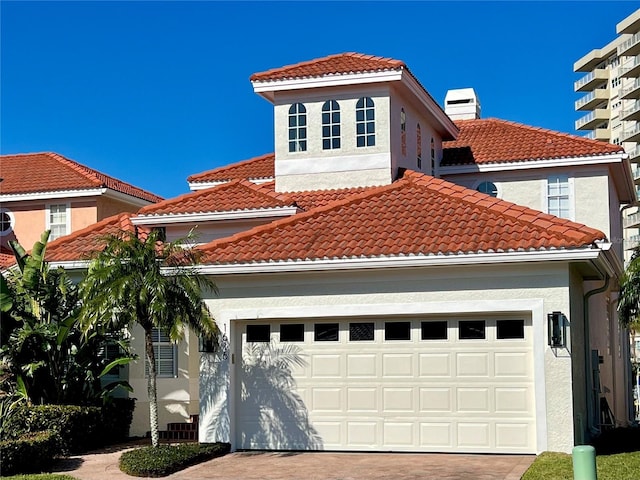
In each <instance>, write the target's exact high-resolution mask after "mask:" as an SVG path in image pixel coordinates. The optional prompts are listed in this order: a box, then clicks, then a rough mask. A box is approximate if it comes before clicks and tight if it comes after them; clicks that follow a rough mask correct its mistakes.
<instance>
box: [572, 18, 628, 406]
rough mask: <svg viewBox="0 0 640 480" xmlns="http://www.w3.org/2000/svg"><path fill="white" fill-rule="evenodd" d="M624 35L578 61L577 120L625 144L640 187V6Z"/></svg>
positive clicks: (592, 133)
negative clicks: (580, 93)
mask: <svg viewBox="0 0 640 480" xmlns="http://www.w3.org/2000/svg"><path fill="white" fill-rule="evenodd" d="M616 33H617V34H618V36H617V37H616V38H615V39H614V40H613V41H611V42H610V43H609V44H607V45H606V46H604V47H602V48H597V49H594V50H591V51H590V52H589V53H588V54H586V55H585V56H584V57H582V58H581V59H580V60H578V61H577V62H575V63H574V65H573V70H574V71H575V72H586V74H585V75H583V76H582V77H581V78H579V79H578V80H577V81H576V82H575V84H574V89H575V91H576V92H583V93H584V95H583V96H582V97H580V98H579V99H578V100H576V104H575V105H576V110H577V111H579V112H583V113H584V115H583V116H582V117H580V118H579V119H578V120H576V127H575V128H576V130H582V131H589V133H588V134H587V136H588V137H589V138H593V139H596V140H602V141H605V142H610V143H615V144H617V145H622V146H623V148H624V150H625V152H626V153H627V154H628V155H629V160H630V161H631V170H632V174H633V178H634V181H635V184H636V191H639V189H640V10H636V11H635V12H634V13H632V14H631V15H629V16H628V17H627V18H625V19H624V20H622V21H621V22H620V23H618V24H617V25H616ZM639 196H640V192H639ZM623 225H624V227H625V228H624V232H625V233H624V237H625V238H624V249H625V260H627V261H628V260H629V258H630V257H631V253H632V251H633V249H634V248H636V247H639V246H640V209H639V208H638V207H637V206H633V205H630V206H628V207H627V208H625V209H624V210H623ZM631 346H632V349H631V351H632V357H633V360H632V361H634V362H635V363H636V364H639V363H640V334H639V332H635V334H634V335H632V337H631ZM634 383H635V388H634V400H635V401H634V403H635V411H636V412H635V413H636V418H640V373H636V375H635V378H634Z"/></svg>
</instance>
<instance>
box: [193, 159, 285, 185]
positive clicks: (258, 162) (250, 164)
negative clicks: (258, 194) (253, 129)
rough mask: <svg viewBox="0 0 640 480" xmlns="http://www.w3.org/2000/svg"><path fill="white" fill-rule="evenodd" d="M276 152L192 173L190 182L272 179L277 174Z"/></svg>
mask: <svg viewBox="0 0 640 480" xmlns="http://www.w3.org/2000/svg"><path fill="white" fill-rule="evenodd" d="M274 162H275V154H273V153H268V154H266V155H260V156H259V157H254V158H250V159H249V160H244V161H242V162H238V163H232V164H231V165H226V166H224V167H220V168H214V169H213V170H208V171H206V172H202V173H198V174H195V175H191V176H190V177H189V178H187V181H188V182H190V183H200V182H202V183H205V182H228V181H230V180H240V179H246V180H263V179H272V178H273V177H274V175H275V167H274Z"/></svg>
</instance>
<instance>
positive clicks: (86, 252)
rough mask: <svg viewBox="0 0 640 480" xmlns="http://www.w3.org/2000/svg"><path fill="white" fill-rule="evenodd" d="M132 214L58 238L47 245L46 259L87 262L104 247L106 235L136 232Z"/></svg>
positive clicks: (121, 215)
mask: <svg viewBox="0 0 640 480" xmlns="http://www.w3.org/2000/svg"><path fill="white" fill-rule="evenodd" d="M131 215H132V214H131V213H121V214H118V215H114V216H112V217H107V218H105V219H104V220H101V221H100V222H97V223H94V224H93V225H90V226H88V227H86V228H83V229H81V230H78V231H75V232H73V233H71V234H69V235H65V236H64V237H60V238H56V239H55V240H53V241H52V242H49V243H48V244H47V250H46V253H45V258H46V260H48V261H49V262H68V261H79V260H87V259H89V257H90V255H91V254H92V253H93V252H95V251H97V250H98V249H100V248H101V247H102V245H104V241H103V239H104V237H105V236H106V235H111V234H118V233H120V232H134V231H135V227H134V225H133V224H132V223H131Z"/></svg>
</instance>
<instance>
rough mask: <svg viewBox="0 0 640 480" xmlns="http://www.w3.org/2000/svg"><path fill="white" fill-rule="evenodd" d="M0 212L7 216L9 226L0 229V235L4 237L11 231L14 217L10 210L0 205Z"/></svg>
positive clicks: (14, 220)
mask: <svg viewBox="0 0 640 480" xmlns="http://www.w3.org/2000/svg"><path fill="white" fill-rule="evenodd" d="M0 213H6V214H7V215H8V216H9V228H8V229H7V230H4V231H0V237H6V236H7V235H11V234H12V233H13V231H14V228H15V226H16V217H15V216H14V215H13V212H12V211H11V210H9V209H7V208H4V207H0Z"/></svg>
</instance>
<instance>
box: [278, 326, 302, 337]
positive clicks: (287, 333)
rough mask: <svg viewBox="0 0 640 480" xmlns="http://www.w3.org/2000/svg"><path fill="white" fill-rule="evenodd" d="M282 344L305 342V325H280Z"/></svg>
mask: <svg viewBox="0 0 640 480" xmlns="http://www.w3.org/2000/svg"><path fill="white" fill-rule="evenodd" d="M280 341H281V342H304V324H302V323H285V324H283V325H280Z"/></svg>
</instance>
